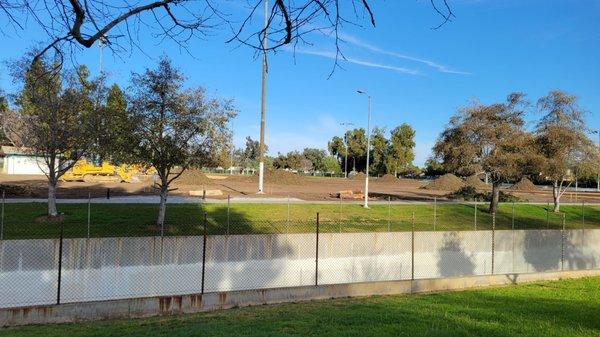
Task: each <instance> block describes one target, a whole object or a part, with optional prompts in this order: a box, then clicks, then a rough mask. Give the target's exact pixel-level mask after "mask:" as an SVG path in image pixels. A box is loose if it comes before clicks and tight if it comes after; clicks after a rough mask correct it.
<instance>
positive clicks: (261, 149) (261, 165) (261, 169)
mask: <svg viewBox="0 0 600 337" xmlns="http://www.w3.org/2000/svg"><path fill="white" fill-rule="evenodd" d="M264 13H265V24H264V34H265V36H264V38H263V41H262V49H263V50H262V52H263V55H262V56H263V57H262V94H261V103H260V143H259V145H258V153H259V154H258V156H259V159H258V194H263V193H264V190H263V188H264V180H265V112H266V110H267V28H268V27H269V1H268V0H264Z"/></svg>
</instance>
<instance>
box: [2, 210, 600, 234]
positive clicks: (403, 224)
mask: <svg viewBox="0 0 600 337" xmlns="http://www.w3.org/2000/svg"><path fill="white" fill-rule="evenodd" d="M546 210H547V207H546V205H530V204H517V205H516V206H515V209H514V228H516V229H531V228H554V229H559V228H561V227H562V217H563V214H564V215H565V225H566V228H582V227H583V226H585V228H600V206H585V207H584V208H582V207H581V206H575V205H564V206H562V207H561V211H562V213H560V214H555V213H553V212H551V211H550V212H547V211H546ZM45 211H46V205H45V204H42V203H22V204H6V206H5V216H4V230H3V234H4V239H18V238H28V237H31V238H33V237H38V238H39V237H57V236H58V233H59V228H60V225H59V223H56V222H47V221H45V220H44V219H41V217H43V215H44V214H45ZM59 211H60V212H62V213H63V214H64V221H63V225H64V231H65V236H66V237H85V236H87V204H61V205H59ZM205 212H206V213H207V214H208V225H207V230H208V233H209V234H225V233H228V232H229V233H232V234H236V233H237V234H239V233H244V234H245V233H298V232H313V231H315V227H316V216H317V212H318V213H319V214H320V224H321V228H320V229H321V231H323V232H331V231H335V232H338V231H342V232H356V231H387V230H388V229H389V230H392V231H405V230H411V227H412V223H413V221H412V216H413V213H414V216H415V221H414V223H415V228H416V230H433V229H434V223H435V229H436V230H468V229H469V230H470V229H474V228H475V207H474V205H472V204H438V205H437V207H436V212H435V213H436V217H435V221H434V206H433V204H415V205H410V204H396V205H391V206H390V207H388V205H372V206H371V208H370V209H364V208H363V207H361V206H360V205H358V204H343V205H340V204H292V205H291V206H290V207H289V210H288V205H287V204H233V205H232V206H231V208H230V209H229V211H228V209H227V205H226V204H206V205H198V204H171V205H168V207H167V216H166V226H165V228H164V233H165V235H199V234H202V232H203V217H204V213H205ZM582 212H583V217H582ZM157 213H158V205H152V204H92V206H91V216H90V224H91V225H90V235H91V236H94V237H97V236H125V235H126V236H139V235H159V234H160V230H161V228H158V227H157V226H155V225H153V223H154V221H155V217H156V214H157ZM228 214H229V215H228ZM288 214H289V216H288ZM228 219H229V221H228ZM288 219H289V220H288ZM491 227H492V217H491V215H490V214H489V213H488V209H487V205H482V204H480V205H478V206H477V229H491ZM512 227H513V206H512V204H501V205H500V209H499V212H498V214H497V216H496V228H497V229H510V228H512Z"/></svg>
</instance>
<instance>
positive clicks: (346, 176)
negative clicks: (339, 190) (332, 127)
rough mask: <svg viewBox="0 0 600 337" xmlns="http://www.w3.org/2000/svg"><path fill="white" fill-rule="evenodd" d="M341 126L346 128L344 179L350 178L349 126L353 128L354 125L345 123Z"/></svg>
mask: <svg viewBox="0 0 600 337" xmlns="http://www.w3.org/2000/svg"><path fill="white" fill-rule="evenodd" d="M340 125H342V126H344V145H345V146H346V156H345V158H344V178H348V137H347V134H348V128H347V127H348V126H353V125H354V124H352V123H348V122H344V123H340Z"/></svg>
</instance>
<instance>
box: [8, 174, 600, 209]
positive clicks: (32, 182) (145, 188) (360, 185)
mask: <svg viewBox="0 0 600 337" xmlns="http://www.w3.org/2000/svg"><path fill="white" fill-rule="evenodd" d="M289 174H291V173H289ZM426 184H428V182H426V181H422V180H413V179H398V180H396V181H394V180H392V179H389V178H387V179H386V178H381V179H375V178H372V179H371V180H370V184H369V195H370V196H371V197H372V198H374V199H384V200H385V199H387V198H388V196H389V197H390V198H391V199H392V200H407V201H428V200H432V199H433V198H434V197H436V198H438V199H439V200H443V199H445V196H446V195H447V194H448V193H449V192H448V191H444V190H435V189H423V188H421V187H422V186H424V185H426ZM152 185H153V182H152V180H151V179H147V180H146V181H143V182H140V183H93V184H91V183H85V182H61V183H59V189H58V197H59V198H86V197H87V196H88V193H90V194H91V196H92V197H103V196H106V193H107V189H110V193H111V196H124V195H155V194H156V190H155V189H154V188H152ZM173 187H175V188H177V190H175V191H173V192H171V194H172V195H181V196H188V195H189V194H190V191H199V192H200V193H202V190H220V191H221V192H222V193H223V195H222V196H216V197H211V198H226V197H227V195H231V196H232V197H236V196H246V197H260V196H257V195H256V188H257V178H256V177H252V176H239V175H233V176H223V175H217V176H210V175H209V176H204V175H203V174H196V173H193V174H191V175H186V176H185V177H182V179H181V181H179V182H177V181H176V182H175V183H174V186H173ZM0 189H5V190H6V196H7V197H9V198H14V197H19V198H44V197H46V193H47V187H46V178H45V176H34V175H6V174H0ZM344 190H352V191H354V192H361V191H363V190H364V180H361V179H343V178H313V177H299V176H294V177H291V176H289V175H287V174H286V175H280V174H274V175H271V176H270V175H267V179H266V182H265V192H266V194H265V196H267V197H288V196H289V197H293V198H299V199H304V200H338V199H337V198H336V197H335V195H336V194H337V193H338V192H340V191H344ZM506 192H508V193H511V194H514V195H516V196H518V197H520V198H524V199H526V200H528V201H531V202H550V201H551V200H552V199H551V192H550V190H548V189H541V188H540V189H539V190H537V191H515V190H510V189H507V190H506ZM562 201H563V202H581V201H586V202H594V203H597V202H600V193H594V192H585V193H581V192H580V193H578V194H577V195H575V193H571V192H567V193H565V194H564V196H563V199H562Z"/></svg>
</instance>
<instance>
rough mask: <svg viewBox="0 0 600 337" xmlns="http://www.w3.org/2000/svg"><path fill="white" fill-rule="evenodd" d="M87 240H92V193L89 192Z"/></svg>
mask: <svg viewBox="0 0 600 337" xmlns="http://www.w3.org/2000/svg"><path fill="white" fill-rule="evenodd" d="M87 211H88V212H87V238H88V239H89V238H90V223H91V218H92V216H91V212H92V193H90V192H88V209H87Z"/></svg>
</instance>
